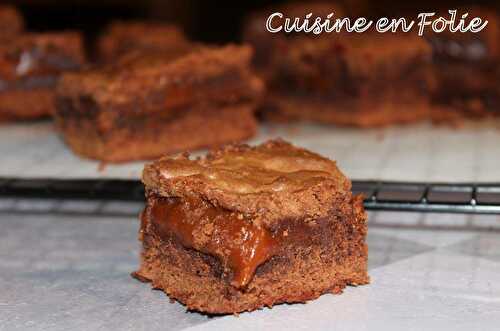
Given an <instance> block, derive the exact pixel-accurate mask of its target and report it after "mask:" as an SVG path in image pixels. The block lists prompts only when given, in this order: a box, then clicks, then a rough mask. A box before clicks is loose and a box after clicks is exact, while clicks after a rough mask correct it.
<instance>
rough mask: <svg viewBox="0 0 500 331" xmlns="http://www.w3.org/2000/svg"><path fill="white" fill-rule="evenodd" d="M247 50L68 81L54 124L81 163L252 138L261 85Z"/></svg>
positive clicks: (132, 62) (151, 62) (130, 65)
mask: <svg viewBox="0 0 500 331" xmlns="http://www.w3.org/2000/svg"><path fill="white" fill-rule="evenodd" d="M251 54H252V52H251V49H250V48H249V47H246V46H241V47H239V46H226V47H222V48H203V49H200V48H199V47H197V48H195V49H193V50H192V52H189V53H188V54H186V55H183V56H179V57H174V58H169V57H167V56H163V55H161V56H158V54H155V55H152V56H149V57H145V56H142V55H141V56H139V57H137V58H135V59H134V58H132V59H128V60H127V61H121V62H120V63H119V64H118V65H115V66H110V67H105V68H102V69H97V70H93V71H88V72H82V73H76V74H67V75H65V76H64V78H63V80H62V81H61V84H60V86H59V89H58V108H57V112H56V116H55V119H56V122H57V124H58V126H59V128H60V129H61V133H62V135H63V137H64V139H65V140H66V142H67V143H68V145H69V146H70V147H71V148H72V149H73V150H74V151H75V152H76V153H77V154H79V155H82V156H85V157H89V158H94V159H98V160H103V161H110V162H120V161H127V160H136V159H151V158H155V157H158V156H160V155H162V154H165V153H169V152H174V151H179V150H186V149H194V148H200V147H206V146H214V145H218V144H221V143H225V142H229V141H235V140H241V139H245V138H248V137H250V136H252V135H253V134H254V133H255V130H256V122H255V119H254V116H253V112H254V108H255V104H256V103H257V101H258V98H259V96H260V94H261V90H262V83H261V81H260V80H259V79H257V78H256V77H255V76H254V75H253V74H252V73H251V72H250V70H249V62H250V58H251Z"/></svg>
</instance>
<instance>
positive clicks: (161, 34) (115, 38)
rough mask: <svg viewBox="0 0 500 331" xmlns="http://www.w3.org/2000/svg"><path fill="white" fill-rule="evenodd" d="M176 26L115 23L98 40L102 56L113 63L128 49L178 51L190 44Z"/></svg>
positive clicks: (151, 23) (102, 58) (150, 23)
mask: <svg viewBox="0 0 500 331" xmlns="http://www.w3.org/2000/svg"><path fill="white" fill-rule="evenodd" d="M189 44H190V43H189V41H188V40H187V39H186V36H185V35H184V33H183V32H182V31H181V30H180V29H179V28H178V27H176V26H174V25H171V24H165V23H154V22H136V21H134V22H121V21H117V22H113V23H111V24H110V26H109V27H108V28H107V30H106V31H105V32H104V34H103V35H102V36H101V38H100V39H99V57H100V59H101V61H103V62H114V61H115V60H116V59H117V58H119V57H121V56H122V55H124V54H127V53H129V52H137V51H142V52H146V53H150V52H156V51H162V52H167V51H172V52H176V50H178V49H179V48H182V49H184V48H185V47H187V46H188V45H189Z"/></svg>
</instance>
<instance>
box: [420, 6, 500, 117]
mask: <svg viewBox="0 0 500 331" xmlns="http://www.w3.org/2000/svg"><path fill="white" fill-rule="evenodd" d="M462 12H463V11H462ZM468 12H469V17H481V18H483V19H486V20H488V25H487V26H486V28H485V29H484V30H482V31H481V32H479V33H451V32H447V33H432V34H429V35H428V36H427V38H428V39H429V41H430V44H431V45H432V49H433V61H434V68H435V73H436V76H437V79H438V88H437V90H436V91H435V93H434V95H433V104H434V105H435V106H436V107H434V109H433V113H432V115H433V118H434V119H436V120H443V121H448V120H449V119H453V118H464V117H469V118H483V117H486V116H489V115H495V114H496V115H500V87H499V84H498V82H499V81H500V69H499V68H500V17H499V15H498V14H497V13H496V12H495V11H494V10H491V9H486V8H478V7H475V8H470V9H469V10H468ZM445 13H446V11H442V12H441V13H440V15H441V14H443V15H444V14H445Z"/></svg>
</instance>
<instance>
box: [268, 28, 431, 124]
mask: <svg viewBox="0 0 500 331" xmlns="http://www.w3.org/2000/svg"><path fill="white" fill-rule="evenodd" d="M431 55H432V54H431V48H430V46H429V45H428V43H427V42H426V41H425V40H423V39H422V38H420V37H418V36H416V35H408V34H379V33H363V34H359V35H352V34H343V35H336V34H326V35H323V36H319V37H315V38H313V37H310V36H297V37H295V38H292V39H289V40H287V41H286V42H283V43H281V45H280V52H279V53H276V54H275V56H274V58H273V59H271V61H270V65H269V72H270V73H271V74H270V75H269V76H267V84H268V87H269V91H268V94H267V96H266V101H265V105H264V111H265V112H264V115H265V116H266V117H267V118H271V119H280V120H310V121H318V122H324V123H332V124H337V125H345V126H359V127H372V126H384V125H389V124H398V123H409V122H414V121H419V120H422V119H426V118H428V116H429V105H430V102H429V100H430V92H431V91H432V89H433V88H434V85H435V81H434V77H433V75H432V72H431V70H430V62H431Z"/></svg>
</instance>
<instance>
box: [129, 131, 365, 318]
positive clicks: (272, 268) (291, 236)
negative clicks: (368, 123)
mask: <svg viewBox="0 0 500 331" xmlns="http://www.w3.org/2000/svg"><path fill="white" fill-rule="evenodd" d="M143 181H144V184H145V186H146V190H147V192H148V193H147V206H146V209H145V211H144V212H143V215H142V223H141V230H140V235H139V238H140V240H141V241H142V244H143V251H142V254H141V266H140V268H139V270H138V271H137V272H136V273H135V276H136V277H138V278H139V279H141V280H143V281H150V282H151V283H152V286H153V287H154V288H159V289H162V290H164V291H165V292H166V293H167V294H168V295H169V296H170V298H172V299H176V300H178V301H179V302H181V303H183V304H185V305H186V307H187V308H188V309H190V310H197V311H202V312H206V313H210V314H227V313H238V312H243V311H252V310H255V309H258V308H261V307H264V306H268V307H271V306H273V305H276V304H279V303H284V302H287V303H293V302H306V301H308V300H312V299H315V298H317V297H319V296H320V295H322V294H325V293H340V292H341V291H342V289H343V288H344V287H345V286H346V285H361V284H366V283H367V282H368V280H369V278H368V275H367V247H366V244H365V237H366V214H365V212H364V210H363V206H362V198H361V197H359V196H358V197H353V196H352V194H351V192H350V185H351V184H350V181H349V180H348V179H347V178H346V177H345V176H344V175H343V174H342V173H341V172H340V171H339V170H338V168H337V167H336V165H335V163H334V162H333V161H330V160H328V159H325V158H323V157H321V156H319V155H317V154H314V153H311V152H309V151H307V150H304V149H301V148H297V147H294V146H292V145H290V144H288V143H286V142H283V141H269V142H266V143H264V144H262V145H259V146H257V147H249V146H247V145H229V146H226V147H224V148H222V149H219V150H215V151H213V152H211V153H209V154H208V155H207V156H206V157H205V158H201V159H190V158H189V157H188V156H187V155H183V156H179V157H170V158H162V159H160V160H159V161H157V162H154V163H152V164H149V165H147V166H146V167H145V169H144V173H143ZM165 201H170V202H169V203H172V201H176V202H175V203H178V204H180V205H181V207H182V204H186V207H182V208H184V209H183V210H184V212H183V214H182V217H184V218H188V219H189V220H187V221H185V222H187V223H186V224H188V225H189V227H188V228H187V229H189V231H187V232H186V230H184V232H183V231H179V229H180V230H182V227H179V224H177V225H176V227H173V225H172V224H169V222H174V223H177V222H180V221H183V220H178V219H177V218H178V217H179V215H181V214H173V215H168V214H164V216H162V217H165V219H163V218H159V219H158V216H157V215H158V214H157V213H156V208H158V207H157V206H158V205H161V204H162V203H165ZM192 201H196V203H195V204H194V205H193V202H192ZM196 206H204V207H203V208H205V209H206V208H208V210H210V211H211V212H210V213H207V212H204V213H203V212H201V211H200V209H199V207H196ZM160 215H163V214H160ZM207 215H208V216H207ZM211 215H212V216H211ZM214 215H215V216H214ZM220 215H230V216H231V217H232V218H222V219H221V218H217V217H219V216H220ZM176 217H177V218H176ZM224 217H229V216H224ZM229 221H231V223H227V222H229ZM224 222H226V223H224ZM237 222H241V223H242V224H243V225H242V228H241V230H244V229H247V230H248V229H251V231H250V232H246V233H249V236H248V237H250V238H252V236H254V237H255V236H256V234H260V233H261V232H262V231H264V232H265V234H266V235H267V236H268V237H266V238H267V240H271V242H272V243H273V244H272V245H271V247H270V244H266V245H262V244H261V243H260V242H259V241H254V242H253V243H254V244H255V243H256V244H257V246H255V247H254V246H252V247H254V248H256V249H257V250H256V251H255V252H256V253H255V255H257V256H259V254H260V256H261V257H262V256H264V258H262V259H261V260H259V261H258V262H259V263H258V264H257V265H253V267H255V268H254V269H252V273H251V274H250V275H251V277H249V278H248V279H247V282H245V283H239V284H235V282H234V279H235V275H236V274H238V272H241V270H247V269H245V268H244V267H245V266H247V267H248V264H245V263H243V264H242V265H241V261H240V264H235V263H234V260H231V258H234V255H235V254H236V253H241V252H238V251H235V250H234V247H231V246H227V245H228V244H227V240H226V239H225V238H226V237H225V236H226V235H227V233H229V232H230V231H233V230H234V229H233V230H231V229H232V228H231V227H234V226H235V223H237ZM174 225H175V224H174ZM165 229H166V230H165ZM238 229H239V228H237V230H238ZM247 230H245V231H247ZM239 232H240V230H238V231H235V233H236V234H237V233H239ZM231 238H232V237H231ZM236 238H239V237H238V236H237V237H236ZM269 238H271V239H269ZM241 240H243V239H241ZM262 241H264V239H262V240H261V242H262ZM264 242H265V241H264ZM214 243H216V244H214ZM259 243H260V246H258V245H259ZM217 244H218V245H217ZM248 244H249V243H248V242H246V241H245V240H243V241H242V243H241V244H239V245H241V246H243V247H247V246H245V245H248ZM245 251H246V249H243V253H244V252H245ZM262 252H265V253H266V254H267V255H265V254H264V253H262ZM231 261H232V263H231ZM243 261H245V260H243ZM253 262H255V261H253ZM247 263H248V261H247ZM238 268H240V269H238ZM241 268H243V269H241Z"/></svg>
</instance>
